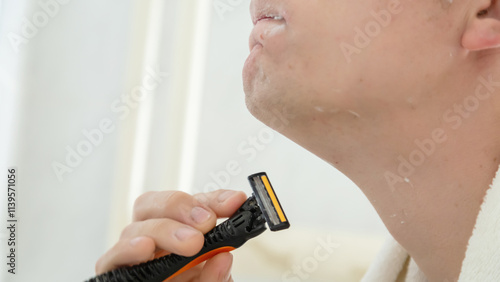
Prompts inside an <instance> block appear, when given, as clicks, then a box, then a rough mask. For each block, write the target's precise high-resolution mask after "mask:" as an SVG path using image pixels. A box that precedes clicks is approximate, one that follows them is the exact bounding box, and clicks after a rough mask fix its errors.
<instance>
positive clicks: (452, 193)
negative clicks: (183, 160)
mask: <svg viewBox="0 0 500 282" xmlns="http://www.w3.org/2000/svg"><path fill="white" fill-rule="evenodd" d="M397 3H399V4H397ZM251 10H252V12H253V15H254V20H259V18H262V15H268V16H269V15H272V16H274V15H276V14H279V15H282V16H283V19H281V18H279V17H278V18H273V17H264V19H262V20H260V21H258V22H257V24H256V26H255V29H254V31H253V33H252V35H251V37H250V49H251V55H250V56H249V58H248V60H247V62H246V64H245V67H244V71H243V77H244V87H245V93H246V102H247V106H248V108H249V110H250V111H251V113H252V114H253V115H254V116H255V117H257V118H258V119H259V120H261V121H262V122H264V123H266V124H267V125H269V126H270V127H273V128H274V129H276V130H277V131H279V132H281V133H282V134H283V135H285V136H287V137H288V138H290V139H291V140H293V141H295V142H296V143H298V144H299V145H301V146H303V147H304V148H306V149H308V150H309V151H311V152H312V153H314V154H316V155H317V156H319V157H320V158H322V159H324V160H325V161H327V162H328V163H330V164H331V165H333V166H334V167H335V168H337V169H338V170H340V171H341V172H343V173H344V174H345V175H347V176H348V177H349V178H350V179H351V180H353V181H354V182H355V183H356V184H357V185H358V186H359V187H360V189H362V191H363V192H364V193H365V195H366V196H367V197H368V199H369V200H370V201H371V203H372V204H373V206H374V207H375V209H376V210H377V212H378V214H379V215H380V217H381V218H382V220H383V222H384V224H385V225H386V226H387V228H388V230H389V231H390V232H391V234H392V235H393V236H394V238H395V239H396V240H397V241H398V242H399V243H400V244H401V245H402V246H403V247H404V248H405V249H406V250H407V251H408V252H409V254H410V255H411V256H412V257H413V258H414V260H415V261H416V263H417V264H418V266H419V267H420V269H421V270H422V271H423V272H424V273H425V274H426V276H427V277H428V278H429V280H430V281H445V280H446V279H447V280H448V281H455V280H457V279H458V276H459V273H460V268H461V263H462V261H463V258H464V256H465V251H466V246H467V242H468V239H469V238H470V236H471V234H472V230H473V227H474V223H475V219H476V217H477V215H478V212H479V209H480V205H481V203H482V200H483V197H484V195H485V192H486V190H487V189H488V187H489V184H490V183H491V181H492V178H493V176H494V174H495V172H496V170H497V169H498V165H499V163H500V142H499V141H500V140H499V139H500V132H499V131H498V128H500V97H499V95H498V94H499V93H500V73H499V68H498V65H499V62H500V61H499V59H500V58H499V48H498V47H499V46H500V12H499V10H500V7H499V4H498V2H497V1H486V0H474V1H454V2H453V3H450V2H448V1H408V0H400V1H389V0H369V1H340V0H311V1H303V0H287V1H278V0H260V1H259V0H255V1H252V4H251ZM381 11H386V12H388V13H389V14H390V15H391V17H390V20H388V21H386V22H383V21H379V29H375V28H374V29H371V31H372V32H371V35H369V36H367V38H369V40H368V43H366V40H365V44H357V45H356V41H355V40H356V36H358V32H357V28H359V29H360V30H364V31H365V34H367V33H366V28H367V27H368V26H369V23H370V21H372V24H373V21H374V20H375V21H376V20H377V18H376V16H374V15H373V14H374V13H375V14H377V13H381ZM259 15H260V16H259ZM386 15H387V14H386ZM382 23H383V24H382ZM372 27H373V26H372ZM358 39H359V38H358ZM358 43H359V41H358ZM348 45H350V46H351V47H352V48H351V49H350V50H354V49H355V50H356V51H355V52H346V49H345V46H348ZM343 47H344V48H343ZM480 77H482V80H481V79H480ZM484 80H490V83H489V85H490V87H486V86H485V83H482V82H481V81H484ZM492 85H494V86H492ZM478 89H479V90H478ZM486 94H488V95H486ZM477 95H479V96H477ZM477 97H481V98H482V99H479V98H477ZM464 105H465V106H464ZM277 116H278V117H279V118H280V120H283V119H284V118H285V119H286V122H281V123H279V124H278V123H276V120H277V118H276V117H277ZM429 142H431V143H432V144H431V143H429ZM422 144H427V145H422ZM425 146H427V147H425ZM422 148H424V149H422ZM425 148H426V149H425ZM417 151H419V152H417ZM403 159H404V160H406V164H407V166H406V169H402V170H401V172H403V173H399V172H398V168H400V167H401V166H404V165H402V163H405V161H404V160H403ZM410 159H411V160H413V162H412V163H410V161H409V160H410ZM408 167H410V168H408Z"/></svg>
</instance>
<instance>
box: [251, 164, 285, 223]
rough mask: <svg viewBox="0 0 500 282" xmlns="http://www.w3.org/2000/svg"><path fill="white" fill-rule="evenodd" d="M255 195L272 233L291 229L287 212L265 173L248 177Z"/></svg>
mask: <svg viewBox="0 0 500 282" xmlns="http://www.w3.org/2000/svg"><path fill="white" fill-rule="evenodd" d="M248 181H249V182H250V185H251V186H252V190H253V194H254V196H255V199H256V200H257V203H258V204H259V207H260V209H261V210H262V213H263V214H264V218H265V219H266V222H267V225H268V226H269V229H271V231H278V230H283V229H287V228H288V227H290V223H289V222H288V219H287V218H286V215H285V212H283V208H282V207H281V204H280V202H279V200H278V197H276V193H274V189H273V186H272V185H271V182H269V178H268V177H267V174H266V173H265V172H261V173H256V174H252V175H250V176H249V177H248Z"/></svg>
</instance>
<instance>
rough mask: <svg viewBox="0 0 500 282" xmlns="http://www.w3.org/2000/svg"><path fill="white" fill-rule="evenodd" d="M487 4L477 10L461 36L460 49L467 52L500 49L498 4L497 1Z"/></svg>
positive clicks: (499, 12) (499, 13)
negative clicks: (462, 48)
mask: <svg viewBox="0 0 500 282" xmlns="http://www.w3.org/2000/svg"><path fill="white" fill-rule="evenodd" d="M474 1H476V0H474ZM478 2H479V1H478ZM488 2H489V3H490V4H489V6H488V7H486V8H482V9H479V8H478V9H477V11H476V13H475V16H474V17H473V18H471V21H470V22H469V25H468V26H467V27H466V30H465V32H464V34H463V36H462V47H464V48H465V49H467V50H470V51H481V50H486V49H493V48H499V49H500V10H499V4H498V1H497V0H491V1H488ZM477 7H479V5H478V6H477Z"/></svg>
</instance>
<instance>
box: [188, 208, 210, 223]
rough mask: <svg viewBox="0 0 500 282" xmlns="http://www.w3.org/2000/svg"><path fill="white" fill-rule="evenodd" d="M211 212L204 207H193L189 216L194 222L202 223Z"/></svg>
mask: <svg viewBox="0 0 500 282" xmlns="http://www.w3.org/2000/svg"><path fill="white" fill-rule="evenodd" d="M210 216H211V214H210V213H209V212H208V211H207V210H206V209H204V208H201V207H194V208H193V209H192V210H191V218H192V219H193V220H194V221H195V222H196V223H204V222H206V221H207V220H208V219H209V218H210Z"/></svg>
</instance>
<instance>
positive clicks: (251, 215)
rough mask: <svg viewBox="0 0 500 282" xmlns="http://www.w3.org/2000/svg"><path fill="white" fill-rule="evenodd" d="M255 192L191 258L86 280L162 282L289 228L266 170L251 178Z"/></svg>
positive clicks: (176, 258) (152, 263)
mask: <svg viewBox="0 0 500 282" xmlns="http://www.w3.org/2000/svg"><path fill="white" fill-rule="evenodd" d="M248 180H249V182H250V185H251V186H252V190H253V195H252V196H251V197H249V198H248V199H247V200H246V201H245V203H244V204H243V205H242V206H241V207H240V208H239V209H238V210H237V211H236V212H235V213H234V214H233V215H232V216H231V217H230V218H229V219H227V220H225V221H224V222H222V223H221V224H219V225H217V226H216V227H215V228H214V229H212V230H210V231H209V232H208V233H207V234H205V243H204V244H203V247H202V249H201V251H200V252H198V253H197V254H196V255H194V256H191V257H184V256H179V255H176V254H170V255H166V256H162V257H159V258H156V259H154V260H151V261H148V262H145V263H141V264H138V265H134V266H130V267H123V268H118V269H115V270H112V271H109V272H106V273H103V274H101V275H98V276H96V277H93V278H91V279H89V280H87V282H125V281H126V282H129V281H130V282H132V281H133V282H162V281H169V280H170V279H171V278H173V277H175V276H177V275H179V274H181V273H183V272H184V271H186V270H188V269H190V268H192V267H194V266H196V265H197V264H199V263H201V262H203V261H205V260H207V259H209V258H211V257H213V256H215V255H217V254H219V253H222V252H229V251H232V250H234V249H236V248H239V247H241V246H242V245H243V244H244V243H245V242H246V241H248V240H249V239H252V238H254V237H256V236H258V235H260V234H262V232H264V231H265V230H266V225H265V223H266V222H267V224H268V225H269V229H271V231H278V230H282V229H286V228H288V227H290V223H289V222H288V219H287V218H286V216H285V213H284V212H283V208H282V207H281V204H280V202H279V200H278V198H277V197H276V194H275V192H274V189H273V187H272V186H271V182H270V181H269V178H268V177H267V175H266V173H264V172H263V173H257V174H253V175H250V176H249V177H248Z"/></svg>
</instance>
